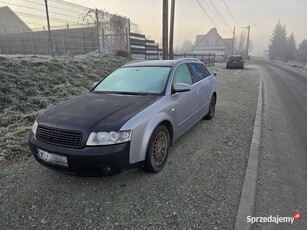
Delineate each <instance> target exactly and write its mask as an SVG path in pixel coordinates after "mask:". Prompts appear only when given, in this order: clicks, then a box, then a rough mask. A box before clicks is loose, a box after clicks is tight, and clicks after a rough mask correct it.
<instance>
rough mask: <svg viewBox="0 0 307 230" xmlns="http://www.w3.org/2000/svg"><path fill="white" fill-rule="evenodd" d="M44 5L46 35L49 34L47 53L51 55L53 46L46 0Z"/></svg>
mask: <svg viewBox="0 0 307 230" xmlns="http://www.w3.org/2000/svg"><path fill="white" fill-rule="evenodd" d="M45 7H46V17H47V26H48V35H49V54H50V55H52V51H53V46H52V40H51V31H50V20H49V11H48V3H47V0H45Z"/></svg>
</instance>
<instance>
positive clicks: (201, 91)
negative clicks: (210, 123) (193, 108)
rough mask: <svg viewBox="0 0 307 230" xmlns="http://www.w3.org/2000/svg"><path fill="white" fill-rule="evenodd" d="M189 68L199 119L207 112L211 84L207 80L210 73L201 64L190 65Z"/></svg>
mask: <svg viewBox="0 0 307 230" xmlns="http://www.w3.org/2000/svg"><path fill="white" fill-rule="evenodd" d="M189 67H190V69H191V73H192V79H193V83H194V84H193V85H194V86H195V87H196V88H197V91H198V95H197V96H198V97H197V100H198V105H199V112H198V114H199V117H200V118H202V117H204V116H205V115H206V114H207V113H208V111H209V103H210V97H211V87H212V86H211V82H210V80H209V78H208V77H209V76H210V72H209V71H208V70H207V68H206V67H205V66H204V65H203V64H201V63H190V64H189Z"/></svg>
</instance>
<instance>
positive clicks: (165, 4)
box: [162, 0, 168, 60]
mask: <svg viewBox="0 0 307 230" xmlns="http://www.w3.org/2000/svg"><path fill="white" fill-rule="evenodd" d="M162 27H163V28H162V49H163V60H167V59H168V0H163V13H162Z"/></svg>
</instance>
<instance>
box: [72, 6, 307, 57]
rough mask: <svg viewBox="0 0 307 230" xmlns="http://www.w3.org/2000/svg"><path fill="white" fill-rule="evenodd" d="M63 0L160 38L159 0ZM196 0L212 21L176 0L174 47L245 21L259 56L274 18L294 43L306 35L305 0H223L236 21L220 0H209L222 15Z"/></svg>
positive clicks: (238, 28) (229, 32)
mask: <svg viewBox="0 0 307 230" xmlns="http://www.w3.org/2000/svg"><path fill="white" fill-rule="evenodd" d="M66 1H68V2H73V3H76V4H81V5H83V6H86V7H92V8H98V9H104V10H106V11H108V12H110V13H114V14H119V15H122V16H126V17H128V18H130V19H131V21H132V22H134V23H136V24H138V25H139V27H140V29H141V30H142V32H143V33H144V34H145V35H146V36H148V37H150V39H154V40H156V42H159V43H160V42H161V37H162V32H161V31H162V26H161V24H162V0H66ZM198 1H199V2H200V3H201V5H202V6H203V7H204V9H205V10H206V11H207V12H208V14H209V16H210V18H211V19H212V21H213V22H211V21H210V19H208V17H207V16H206V14H205V13H204V12H203V11H202V9H201V8H200V6H199V5H198V3H197V0H176V14H175V38H174V39H175V40H174V42H175V48H176V47H178V48H179V47H180V46H181V44H182V42H183V41H184V40H185V39H189V40H191V41H192V42H193V43H194V42H195V38H196V35H198V34H206V33H207V32H208V31H209V30H210V29H211V28H212V27H217V29H218V32H219V34H220V35H221V36H222V37H224V38H230V37H232V32H233V27H234V26H235V27H236V33H237V34H240V33H241V31H242V29H244V27H246V26H247V25H255V26H254V27H251V34H250V36H251V40H252V41H253V43H254V49H253V50H252V52H251V54H252V55H261V56H262V55H263V51H264V50H266V49H267V44H268V40H269V38H270V35H271V33H272V30H273V28H274V26H275V25H276V23H277V22H278V20H280V22H281V23H282V24H285V25H286V29H287V32H288V34H290V33H292V32H293V34H294V36H295V39H296V42H297V43H301V42H302V40H303V39H307V0H224V1H225V2H226V4H227V6H228V7H229V9H230V11H231V13H232V15H233V17H234V18H235V20H236V21H237V22H238V24H237V23H236V22H235V21H234V20H233V18H232V17H231V15H230V14H229V12H228V11H227V9H226V7H225V5H224V3H223V0H211V2H212V3H213V4H214V6H215V8H216V9H217V10H218V12H219V14H220V15H221V16H222V17H223V19H221V17H220V16H219V15H218V13H217V12H216V11H215V10H214V8H213V6H212V5H211V3H210V0H198ZM170 2H171V0H169V3H170ZM224 21H226V23H227V24H228V25H227V24H226V23H225V22H224Z"/></svg>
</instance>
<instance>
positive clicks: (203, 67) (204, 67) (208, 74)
mask: <svg viewBox="0 0 307 230" xmlns="http://www.w3.org/2000/svg"><path fill="white" fill-rule="evenodd" d="M197 65H198V66H199V68H200V69H201V71H202V73H203V75H204V76H205V77H209V76H210V75H211V74H210V72H209V70H208V69H207V68H206V66H204V65H203V64H200V63H199V64H197Z"/></svg>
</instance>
